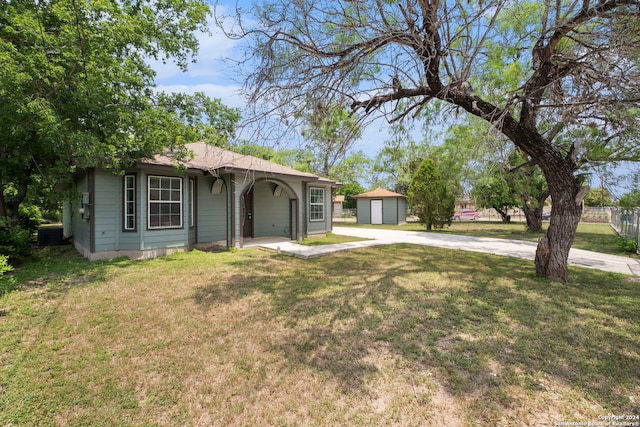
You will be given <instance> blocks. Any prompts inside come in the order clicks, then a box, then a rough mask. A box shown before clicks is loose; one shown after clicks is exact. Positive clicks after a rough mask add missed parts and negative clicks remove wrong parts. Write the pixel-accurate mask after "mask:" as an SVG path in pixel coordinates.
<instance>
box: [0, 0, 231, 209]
mask: <svg viewBox="0 0 640 427" xmlns="http://www.w3.org/2000/svg"><path fill="white" fill-rule="evenodd" d="M208 13H209V7H208V5H207V4H206V2H204V1H201V0H166V1H162V2H156V1H130V0H124V1H118V2H112V1H104V0H92V1H88V2H76V1H73V0H52V1H45V2H41V1H36V2H32V1H25V0H12V1H5V2H2V3H0V63H2V67H0V217H3V218H9V219H12V218H15V215H16V213H17V209H18V205H19V204H20V203H21V202H22V200H24V199H25V197H26V196H27V192H28V191H34V190H35V189H36V188H43V187H48V188H51V187H53V186H54V185H55V184H56V183H57V182H59V180H60V179H64V178H65V177H69V176H70V175H71V172H73V171H74V170H75V169H76V168H86V167H94V166H101V167H105V168H110V169H113V170H116V171H117V170H121V169H122V168H125V167H127V166H129V165H131V164H132V162H134V161H136V160H139V159H141V158H146V157H151V156H153V155H155V154H157V153H158V152H162V151H163V150H165V149H170V150H174V151H175V152H176V153H178V154H184V155H186V153H185V151H184V144H185V143H187V142H193V141H195V140H203V141H207V142H210V143H214V144H224V143H225V141H226V140H227V139H228V138H229V137H230V136H232V135H233V133H234V128H235V124H236V123H237V121H238V119H239V113H238V111H237V110H234V109H230V108H227V107H225V106H223V105H222V104H221V103H220V101H219V100H211V99H209V98H207V97H206V96H204V95H203V94H195V95H183V94H165V93H156V92H154V91H153V86H154V78H155V72H154V71H153V70H152V69H151V67H150V66H149V64H148V62H149V60H150V59H156V60H162V61H168V60H172V61H175V62H176V63H177V64H178V65H179V66H180V67H181V68H182V69H186V67H187V65H188V63H189V62H190V61H191V60H192V59H193V57H194V55H195V53H196V51H197V48H198V43H197V39H196V38H195V35H194V32H195V31H196V30H201V31H205V30H206V17H207V14H208ZM36 181H38V185H37V186H35V185H34V184H35V182H36ZM10 188H11V189H12V190H11V192H12V197H11V198H5V197H4V196H5V194H7V191H8V189H10Z"/></svg>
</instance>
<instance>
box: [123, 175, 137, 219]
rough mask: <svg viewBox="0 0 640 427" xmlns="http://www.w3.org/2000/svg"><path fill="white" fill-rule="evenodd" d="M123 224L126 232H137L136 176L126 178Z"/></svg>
mask: <svg viewBox="0 0 640 427" xmlns="http://www.w3.org/2000/svg"><path fill="white" fill-rule="evenodd" d="M123 224H124V227H123V228H124V230H125V231H135V230H136V176H135V175H125V176H124V212H123Z"/></svg>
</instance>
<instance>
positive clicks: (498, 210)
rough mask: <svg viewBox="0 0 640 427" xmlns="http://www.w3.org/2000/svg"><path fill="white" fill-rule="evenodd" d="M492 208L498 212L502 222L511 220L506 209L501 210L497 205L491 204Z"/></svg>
mask: <svg viewBox="0 0 640 427" xmlns="http://www.w3.org/2000/svg"><path fill="white" fill-rule="evenodd" d="M493 209H495V210H496V212H498V213H499V214H500V216H501V217H502V222H511V215H509V214H508V213H507V211H503V210H502V209H500V207H498V206H493Z"/></svg>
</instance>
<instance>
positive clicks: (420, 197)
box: [407, 159, 455, 230]
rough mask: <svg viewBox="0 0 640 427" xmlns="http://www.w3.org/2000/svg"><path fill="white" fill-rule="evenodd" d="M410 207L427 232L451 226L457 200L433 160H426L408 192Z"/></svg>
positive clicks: (414, 177)
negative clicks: (434, 228)
mask: <svg viewBox="0 0 640 427" xmlns="http://www.w3.org/2000/svg"><path fill="white" fill-rule="evenodd" d="M407 199H408V201H409V206H410V207H411V208H412V209H413V210H414V212H415V213H416V215H417V216H418V218H419V219H420V222H421V223H422V224H424V225H425V227H426V228H427V230H431V229H433V227H436V228H442V227H444V225H451V218H452V217H453V211H454V209H455V198H454V197H453V194H451V192H450V191H449V189H448V188H447V185H446V184H445V182H444V181H443V180H442V177H441V176H440V172H438V169H437V168H436V165H435V163H434V162H433V160H431V159H424V160H423V161H422V163H421V164H420V167H419V168H418V170H417V171H416V173H415V174H414V176H413V180H412V181H411V184H410V185H409V188H408V191H407Z"/></svg>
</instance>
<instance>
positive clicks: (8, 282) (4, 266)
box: [0, 255, 16, 296]
mask: <svg viewBox="0 0 640 427" xmlns="http://www.w3.org/2000/svg"><path fill="white" fill-rule="evenodd" d="M10 271H13V267H12V266H11V264H9V257H7V256H5V255H0V296H2V295H4V294H6V293H8V292H11V291H12V290H14V289H15V287H16V282H15V279H14V278H13V277H6V276H5V274H6V273H9V272H10Z"/></svg>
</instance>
